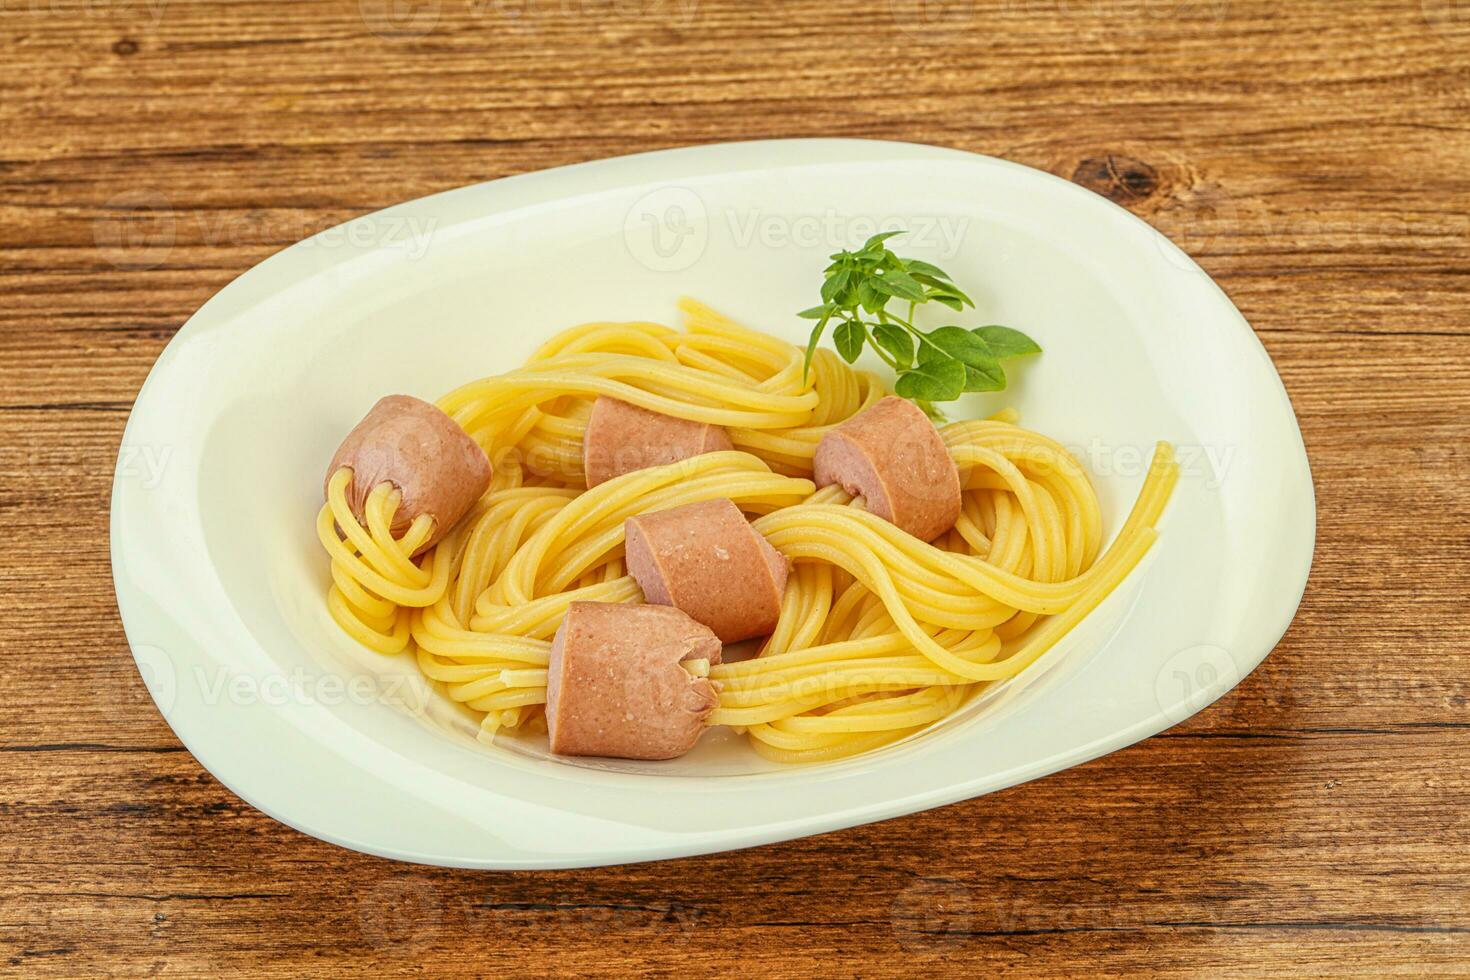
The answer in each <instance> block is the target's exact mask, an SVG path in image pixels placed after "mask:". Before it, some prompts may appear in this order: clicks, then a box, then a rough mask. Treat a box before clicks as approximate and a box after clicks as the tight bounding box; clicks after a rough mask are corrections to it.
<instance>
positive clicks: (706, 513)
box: [623, 498, 789, 643]
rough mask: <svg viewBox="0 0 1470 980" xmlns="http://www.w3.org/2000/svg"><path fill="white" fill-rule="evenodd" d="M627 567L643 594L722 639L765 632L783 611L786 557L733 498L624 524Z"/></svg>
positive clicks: (711, 501)
mask: <svg viewBox="0 0 1470 980" xmlns="http://www.w3.org/2000/svg"><path fill="white" fill-rule="evenodd" d="M623 530H624V534H625V536H626V538H627V561H628V572H629V574H631V575H632V576H633V577H634V578H635V579H637V580H638V585H639V587H640V588H642V589H643V598H644V599H645V600H647V601H648V602H653V603H657V604H659V605H665V606H677V607H678V608H680V609H682V610H684V611H685V612H686V613H688V614H689V615H690V616H693V617H694V618H695V619H696V620H698V621H699V622H701V623H703V624H704V625H706V626H708V627H709V628H710V629H712V630H714V631H715V635H716V636H718V637H719V638H720V639H721V640H723V641H724V642H726V643H737V642H739V641H740V640H748V639H750V638H751V637H753V636H765V635H766V634H767V633H769V632H771V630H773V629H775V628H776V620H777V619H778V618H780V615H781V593H782V592H783V591H784V590H785V588H786V576H787V573H788V571H789V568H788V565H787V561H786V556H785V555H783V554H781V552H779V551H777V550H776V549H775V548H773V547H771V543H770V542H769V541H767V540H766V539H765V538H764V537H762V536H761V533H760V532H759V531H757V530H756V529H755V528H753V527H751V526H750V522H749V521H747V520H746V519H745V515H744V514H742V513H740V508H739V507H736V506H735V502H734V501H733V500H729V499H727V498H720V499H718V500H703V501H700V502H699V503H694V504H685V505H684V506H682V507H674V508H672V509H670V510H661V511H658V512H657V513H653V514H644V515H642V516H641V517H630V518H628V520H627V521H625V522H624V524H623Z"/></svg>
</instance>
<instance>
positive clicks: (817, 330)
mask: <svg viewBox="0 0 1470 980" xmlns="http://www.w3.org/2000/svg"><path fill="white" fill-rule="evenodd" d="M830 319H832V315H831V314H830V313H829V314H827V315H825V316H823V317H822V318H821V319H820V320H818V321H817V325H816V326H815V327H812V335H811V336H810V337H808V338H807V342H806V358H805V360H803V361H802V362H801V380H802V381H805V380H806V379H807V377H808V376H809V375H810V374H811V373H812V358H813V357H814V356H815V355H816V353H817V344H818V343H820V342H821V340H822V331H823V330H826V329H827V321H828V320H830Z"/></svg>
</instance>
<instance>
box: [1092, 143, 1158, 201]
mask: <svg viewBox="0 0 1470 980" xmlns="http://www.w3.org/2000/svg"><path fill="white" fill-rule="evenodd" d="M1072 182H1073V183H1075V184H1081V185H1082V186H1083V187H1086V188H1087V189H1088V190H1090V191H1093V192H1095V193H1098V194H1101V195H1102V196H1103V197H1105V198H1107V199H1108V200H1110V201H1112V202H1113V203H1114V204H1121V205H1124V206H1125V207H1126V206H1128V205H1130V204H1137V203H1138V202H1139V201H1142V200H1144V199H1145V198H1148V197H1150V196H1152V195H1153V193H1154V192H1155V191H1157V190H1158V189H1159V172H1158V171H1157V170H1155V169H1154V168H1153V167H1152V166H1150V165H1149V164H1147V163H1144V162H1143V161H1142V160H1135V159H1134V158H1133V157H1126V156H1122V155H1120V154H1117V153H1109V154H1108V155H1107V156H1101V157H1088V158H1087V159H1085V160H1083V161H1082V162H1080V163H1079V164H1077V167H1076V169H1075V170H1073V171H1072Z"/></svg>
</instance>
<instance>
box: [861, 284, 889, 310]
mask: <svg viewBox="0 0 1470 980" xmlns="http://www.w3.org/2000/svg"><path fill="white" fill-rule="evenodd" d="M877 282H878V280H877V279H874V278H872V277H869V278H866V279H860V280H858V288H857V301H858V305H860V306H861V307H862V308H863V309H865V310H867V311H868V312H869V313H877V312H878V311H879V310H881V309H883V307H885V306H887V305H888V294H887V293H882V292H879V291H878V288H877V285H876V283H877Z"/></svg>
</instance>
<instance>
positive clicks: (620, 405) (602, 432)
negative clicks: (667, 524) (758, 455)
mask: <svg viewBox="0 0 1470 980" xmlns="http://www.w3.org/2000/svg"><path fill="white" fill-rule="evenodd" d="M734 448H735V446H734V444H732V443H731V442H730V436H729V434H728V433H727V432H725V429H724V427H723V426H719V425H710V424H708V423H705V422H691V421H689V420H688V419H676V418H674V417H673V416H670V415H662V414H660V413H658V412H650V411H649V410H648V409H646V408H639V407H638V406H637V405H629V404H628V403H627V402H624V401H619V400H618V399H616V398H608V397H607V396H605V395H602V396H599V397H598V399H597V401H595V402H593V403H592V415H591V416H590V417H589V418H588V419H587V434H586V435H585V436H583V437H582V469H583V471H584V472H585V473H586V475H587V486H588V487H589V488H591V487H595V486H597V485H598V484H599V483H606V482H607V481H608V480H611V479H612V478H613V477H615V476H622V475H623V474H624V473H632V472H633V471H634V470H646V469H648V468H649V467H650V466H664V465H666V464H668V463H677V462H679V461H680V460H681V459H689V458H691V457H694V456H699V455H702V454H704V453H717V452H720V451H722V450H727V449H734Z"/></svg>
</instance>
